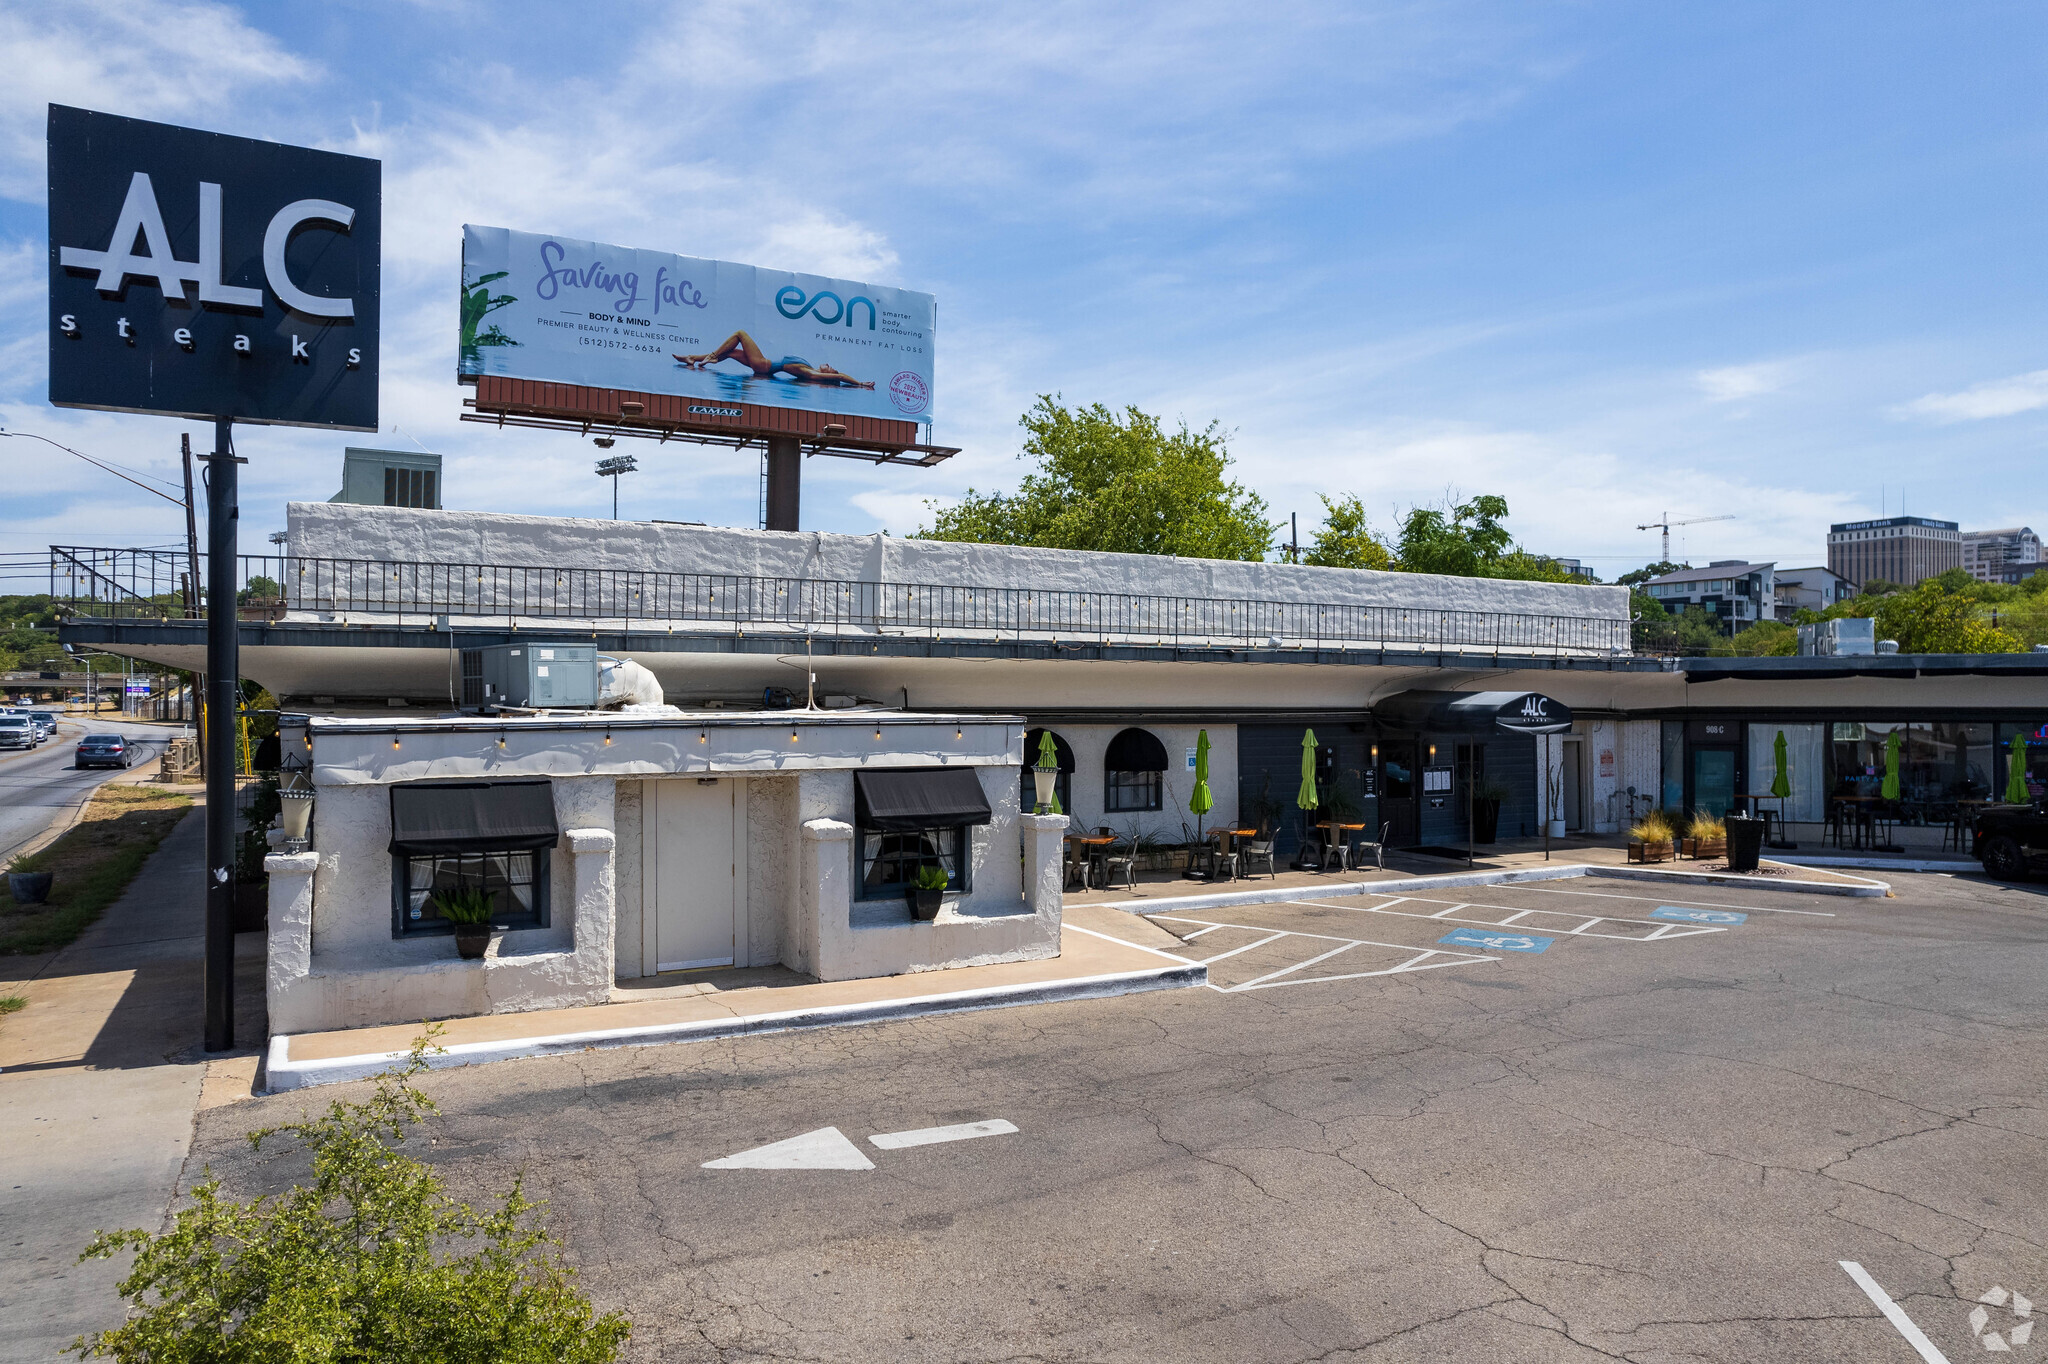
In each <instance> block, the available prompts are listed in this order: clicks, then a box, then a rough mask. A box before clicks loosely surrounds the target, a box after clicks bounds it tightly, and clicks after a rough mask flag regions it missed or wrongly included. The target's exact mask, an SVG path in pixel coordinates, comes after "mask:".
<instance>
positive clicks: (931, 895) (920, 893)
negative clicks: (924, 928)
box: [903, 865, 952, 920]
mask: <svg viewBox="0 0 2048 1364" xmlns="http://www.w3.org/2000/svg"><path fill="white" fill-rule="evenodd" d="M951 879H952V878H951V877H949V876H947V875H946V869H945V868H944V867H935V866H929V865H927V866H922V867H919V868H918V869H917V884H916V885H914V886H912V887H911V888H910V889H908V890H906V891H904V892H903V894H904V897H905V898H906V899H908V900H909V901H910V913H911V915H912V917H914V918H918V919H926V920H930V919H936V918H938V917H939V906H940V905H941V904H942V903H944V902H945V898H946V883H947V882H948V881H950V880H951Z"/></svg>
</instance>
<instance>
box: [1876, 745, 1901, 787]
mask: <svg viewBox="0 0 2048 1364" xmlns="http://www.w3.org/2000/svg"><path fill="white" fill-rule="evenodd" d="M1877 793H1878V794H1879V795H1880V796H1883V797H1884V798H1885V799H1886V800H1897V799H1898V798H1899V732H1898V731H1897V730H1896V729H1895V730H1893V731H1892V732H1891V733H1889V734H1887V735H1885V736H1884V784H1883V785H1881V786H1879V787H1878V789H1877Z"/></svg>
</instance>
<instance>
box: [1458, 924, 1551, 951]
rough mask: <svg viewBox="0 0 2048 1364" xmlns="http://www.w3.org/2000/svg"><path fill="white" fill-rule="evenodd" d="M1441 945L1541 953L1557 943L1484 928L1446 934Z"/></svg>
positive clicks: (1523, 934) (1462, 929)
mask: <svg viewBox="0 0 2048 1364" xmlns="http://www.w3.org/2000/svg"><path fill="white" fill-rule="evenodd" d="M1437 941H1438V942H1439V943H1449V944H1451V945H1452V946H1454V947H1483V948H1486V949H1487V950H1488V951H1492V952H1541V951H1542V950H1543V949H1544V948H1546V947H1548V946H1550V944H1552V943H1553V942H1556V941H1557V939H1555V938H1539V937H1536V936H1535V935H1533V934H1529V933H1502V932H1500V931H1499V930H1498V929H1495V930H1493V931H1491V932H1489V931H1488V930H1486V929H1484V928H1461V929H1459V930H1458V931H1457V932H1455V933H1446V934H1444V935H1443V936H1442V937H1441V938H1438V939H1437Z"/></svg>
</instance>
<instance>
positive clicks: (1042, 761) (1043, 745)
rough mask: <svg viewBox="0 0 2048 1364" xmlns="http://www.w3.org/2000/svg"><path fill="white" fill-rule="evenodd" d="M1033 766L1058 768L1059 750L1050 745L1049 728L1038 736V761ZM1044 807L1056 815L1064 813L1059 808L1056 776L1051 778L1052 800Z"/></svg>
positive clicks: (1054, 769) (1045, 768) (1056, 769)
mask: <svg viewBox="0 0 2048 1364" xmlns="http://www.w3.org/2000/svg"><path fill="white" fill-rule="evenodd" d="M1033 766H1035V767H1038V768H1040V769H1041V770H1047V769H1049V770H1051V771H1053V772H1058V771H1059V770H1060V755H1059V750H1058V749H1056V748H1054V747H1053V746H1052V732H1051V731H1050V730H1048V731H1046V732H1045V733H1044V734H1041V735H1039V736H1038V761H1037V762H1036V763H1035V764H1033ZM1045 808H1046V809H1047V810H1048V811H1050V812H1051V813H1053V814H1056V815H1063V814H1065V813H1066V811H1065V810H1063V809H1061V808H1060V786H1059V778H1058V777H1054V778H1053V786H1052V800H1051V801H1049V802H1047V804H1046V807H1045Z"/></svg>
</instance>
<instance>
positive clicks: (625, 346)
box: [576, 336, 661, 355]
mask: <svg viewBox="0 0 2048 1364" xmlns="http://www.w3.org/2000/svg"><path fill="white" fill-rule="evenodd" d="M576 340H577V342H578V343H579V344H581V345H585V346H596V347H597V348H598V349H599V350H637V351H642V352H644V353H646V354H648V355H659V354H661V347H660V346H636V345H634V344H633V343H632V342H630V341H600V340H598V339H597V338H596V337H594V336H579V337H577V338H576Z"/></svg>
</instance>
